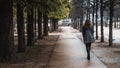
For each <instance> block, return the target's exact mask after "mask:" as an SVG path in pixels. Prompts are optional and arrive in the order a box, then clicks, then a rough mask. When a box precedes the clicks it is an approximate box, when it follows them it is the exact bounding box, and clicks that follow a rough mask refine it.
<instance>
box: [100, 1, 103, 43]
mask: <svg viewBox="0 0 120 68" xmlns="http://www.w3.org/2000/svg"><path fill="white" fill-rule="evenodd" d="M100 4H101V6H100V15H101V42H104V29H103V0H100Z"/></svg>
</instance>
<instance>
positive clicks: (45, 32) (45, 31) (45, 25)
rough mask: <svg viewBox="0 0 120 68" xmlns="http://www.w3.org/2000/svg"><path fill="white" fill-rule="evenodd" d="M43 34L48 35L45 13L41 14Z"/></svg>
mask: <svg viewBox="0 0 120 68" xmlns="http://www.w3.org/2000/svg"><path fill="white" fill-rule="evenodd" d="M43 26H44V27H43V28H44V30H43V32H44V33H43V35H44V36H48V16H47V15H46V14H44V15H43Z"/></svg>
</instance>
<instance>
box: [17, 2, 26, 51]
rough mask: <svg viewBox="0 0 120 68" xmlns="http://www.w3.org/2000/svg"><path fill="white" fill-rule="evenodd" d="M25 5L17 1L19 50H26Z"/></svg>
mask: <svg viewBox="0 0 120 68" xmlns="http://www.w3.org/2000/svg"><path fill="white" fill-rule="evenodd" d="M24 26H25V25H24V17H23V7H22V6H21V5H20V4H19V3H17V31H18V52H25V31H24V30H25V27H24Z"/></svg>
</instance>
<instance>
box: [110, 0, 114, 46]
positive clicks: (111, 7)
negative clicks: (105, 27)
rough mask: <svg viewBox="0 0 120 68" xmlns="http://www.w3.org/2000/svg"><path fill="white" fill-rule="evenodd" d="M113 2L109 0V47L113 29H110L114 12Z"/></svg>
mask: <svg viewBox="0 0 120 68" xmlns="http://www.w3.org/2000/svg"><path fill="white" fill-rule="evenodd" d="M113 5H114V0H110V24H109V46H112V44H113V42H112V41H113V36H112V35H113V33H112V32H113V29H112V25H113V12H114V6H113Z"/></svg>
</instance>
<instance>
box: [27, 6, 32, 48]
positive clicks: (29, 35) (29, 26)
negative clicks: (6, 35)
mask: <svg viewBox="0 0 120 68" xmlns="http://www.w3.org/2000/svg"><path fill="white" fill-rule="evenodd" d="M27 15H28V16H27V17H28V22H27V46H33V45H34V24H33V7H30V8H29V10H28V12H27Z"/></svg>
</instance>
